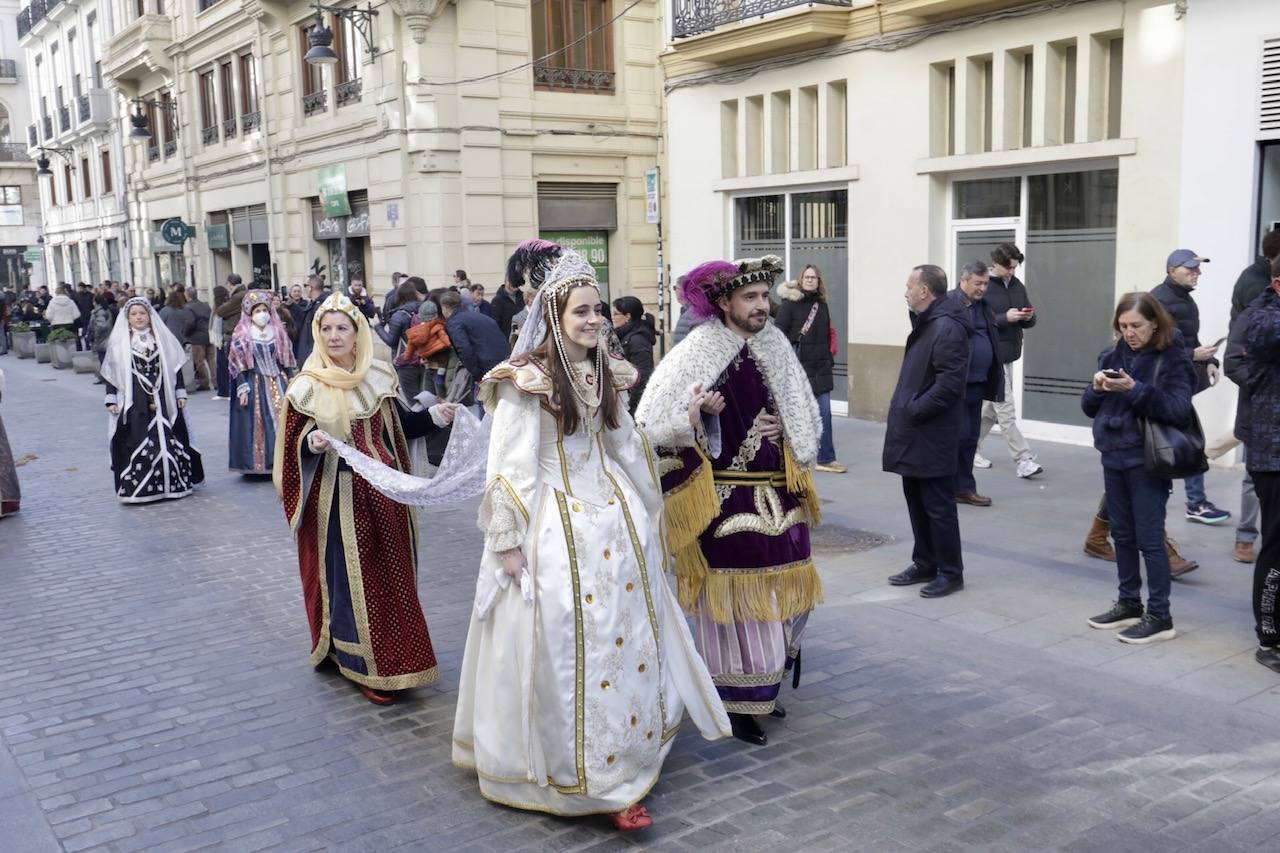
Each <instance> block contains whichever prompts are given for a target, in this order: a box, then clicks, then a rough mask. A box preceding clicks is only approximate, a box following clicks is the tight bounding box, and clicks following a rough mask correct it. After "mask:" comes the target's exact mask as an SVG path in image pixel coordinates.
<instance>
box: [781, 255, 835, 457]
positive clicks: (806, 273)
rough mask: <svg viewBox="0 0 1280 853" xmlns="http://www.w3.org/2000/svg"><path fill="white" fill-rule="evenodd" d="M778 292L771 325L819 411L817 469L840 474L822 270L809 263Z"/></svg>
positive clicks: (833, 384) (829, 318)
mask: <svg viewBox="0 0 1280 853" xmlns="http://www.w3.org/2000/svg"><path fill="white" fill-rule="evenodd" d="M779 292H780V295H781V296H782V306H781V307H780V308H779V309H778V315H777V316H776V317H774V318H773V322H774V325H776V326H777V327H778V328H779V329H781V330H782V333H783V334H784V335H786V336H787V339H788V340H790V341H791V345H792V346H793V347H795V350H796V356H797V357H799V359H800V364H802V365H803V366H804V372H805V373H806V374H808V376H809V385H810V387H811V388H813V396H814V397H816V398H817V399H818V409H819V410H820V411H821V412H822V441H821V443H820V444H819V445H818V464H817V468H818V470H819V471H826V472H828V473H831V474H843V473H844V472H846V471H848V470H849V469H848V468H847V467H846V466H844V465H842V464H840V463H839V462H837V461H836V447H835V442H834V441H833V440H832V437H831V390H832V389H833V388H834V387H835V382H834V380H833V379H832V370H833V369H834V367H835V363H836V360H835V356H834V355H832V354H831V312H830V311H829V310H828V309H827V285H826V283H825V282H824V281H823V280H822V271H821V270H819V269H818V268H817V267H815V266H814V265H813V264H809V265H808V266H806V267H805V268H804V269H803V270H802V271H801V272H800V281H799V282H798V283H797V282H793V281H788V282H786V283H785V284H783V285H782V287H781V289H780V291H779Z"/></svg>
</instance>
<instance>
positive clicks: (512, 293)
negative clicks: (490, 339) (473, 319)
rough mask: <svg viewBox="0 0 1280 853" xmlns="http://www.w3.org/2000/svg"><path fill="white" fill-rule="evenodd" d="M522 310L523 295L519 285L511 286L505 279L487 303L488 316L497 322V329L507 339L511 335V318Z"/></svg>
mask: <svg viewBox="0 0 1280 853" xmlns="http://www.w3.org/2000/svg"><path fill="white" fill-rule="evenodd" d="M523 310H524V295H523V294H521V293H520V288H519V286H516V287H512V286H511V284H510V283H508V282H505V281H504V282H503V283H502V287H499V288H498V292H497V293H495V294H494V295H493V300H492V301H491V302H490V303H489V316H491V317H492V318H493V322H495V323H497V324H498V330H499V331H500V332H502V334H503V335H505V336H506V337H507V338H508V339H510V337H511V318H512V317H514V316H516V315H517V314H519V313H520V312H521V311H523Z"/></svg>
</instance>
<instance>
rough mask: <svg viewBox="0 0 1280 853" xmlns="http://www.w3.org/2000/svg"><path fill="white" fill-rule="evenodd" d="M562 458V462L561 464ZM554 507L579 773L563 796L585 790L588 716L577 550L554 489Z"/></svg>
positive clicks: (563, 501) (564, 504) (565, 511)
mask: <svg viewBox="0 0 1280 853" xmlns="http://www.w3.org/2000/svg"><path fill="white" fill-rule="evenodd" d="M563 458H564V457H563V455H562V456H561V459H562V460H563ZM553 491H555V493H556V506H557V507H558V508H559V510H560V526H561V529H562V530H563V531H564V541H565V547H566V548H567V549H568V554H569V576H570V578H571V580H572V583H573V631H574V635H575V644H574V697H573V718H574V750H575V762H576V765H577V771H578V784H577V785H576V786H574V787H573V788H572V789H571V790H566V791H564V792H563V793H568V794H581V793H586V790H587V734H586V729H587V714H586V709H585V707H584V705H585V702H586V694H587V687H586V678H587V676H586V663H587V652H586V642H585V640H584V638H583V635H582V580H581V578H580V577H579V576H578V546H577V543H576V542H575V541H574V538H573V521H572V520H571V519H570V518H569V502H568V501H567V500H566V499H565V495H564V492H562V491H560V490H559V489H554V490H553Z"/></svg>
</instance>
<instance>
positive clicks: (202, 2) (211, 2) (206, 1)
mask: <svg viewBox="0 0 1280 853" xmlns="http://www.w3.org/2000/svg"><path fill="white" fill-rule="evenodd" d="M220 2H221V0H198V2H197V3H196V7H197V8H198V9H199V10H200V11H201V12H203V11H204V10H205V9H212V8H213V7H214V6H217V5H218V3H220Z"/></svg>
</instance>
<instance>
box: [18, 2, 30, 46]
mask: <svg viewBox="0 0 1280 853" xmlns="http://www.w3.org/2000/svg"><path fill="white" fill-rule="evenodd" d="M29 32H31V7H30V6H28V7H27V8H25V9H23V10H22V11H21V12H19V13H18V38H22V37H23V36H25V35H26V34H27V33H29Z"/></svg>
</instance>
